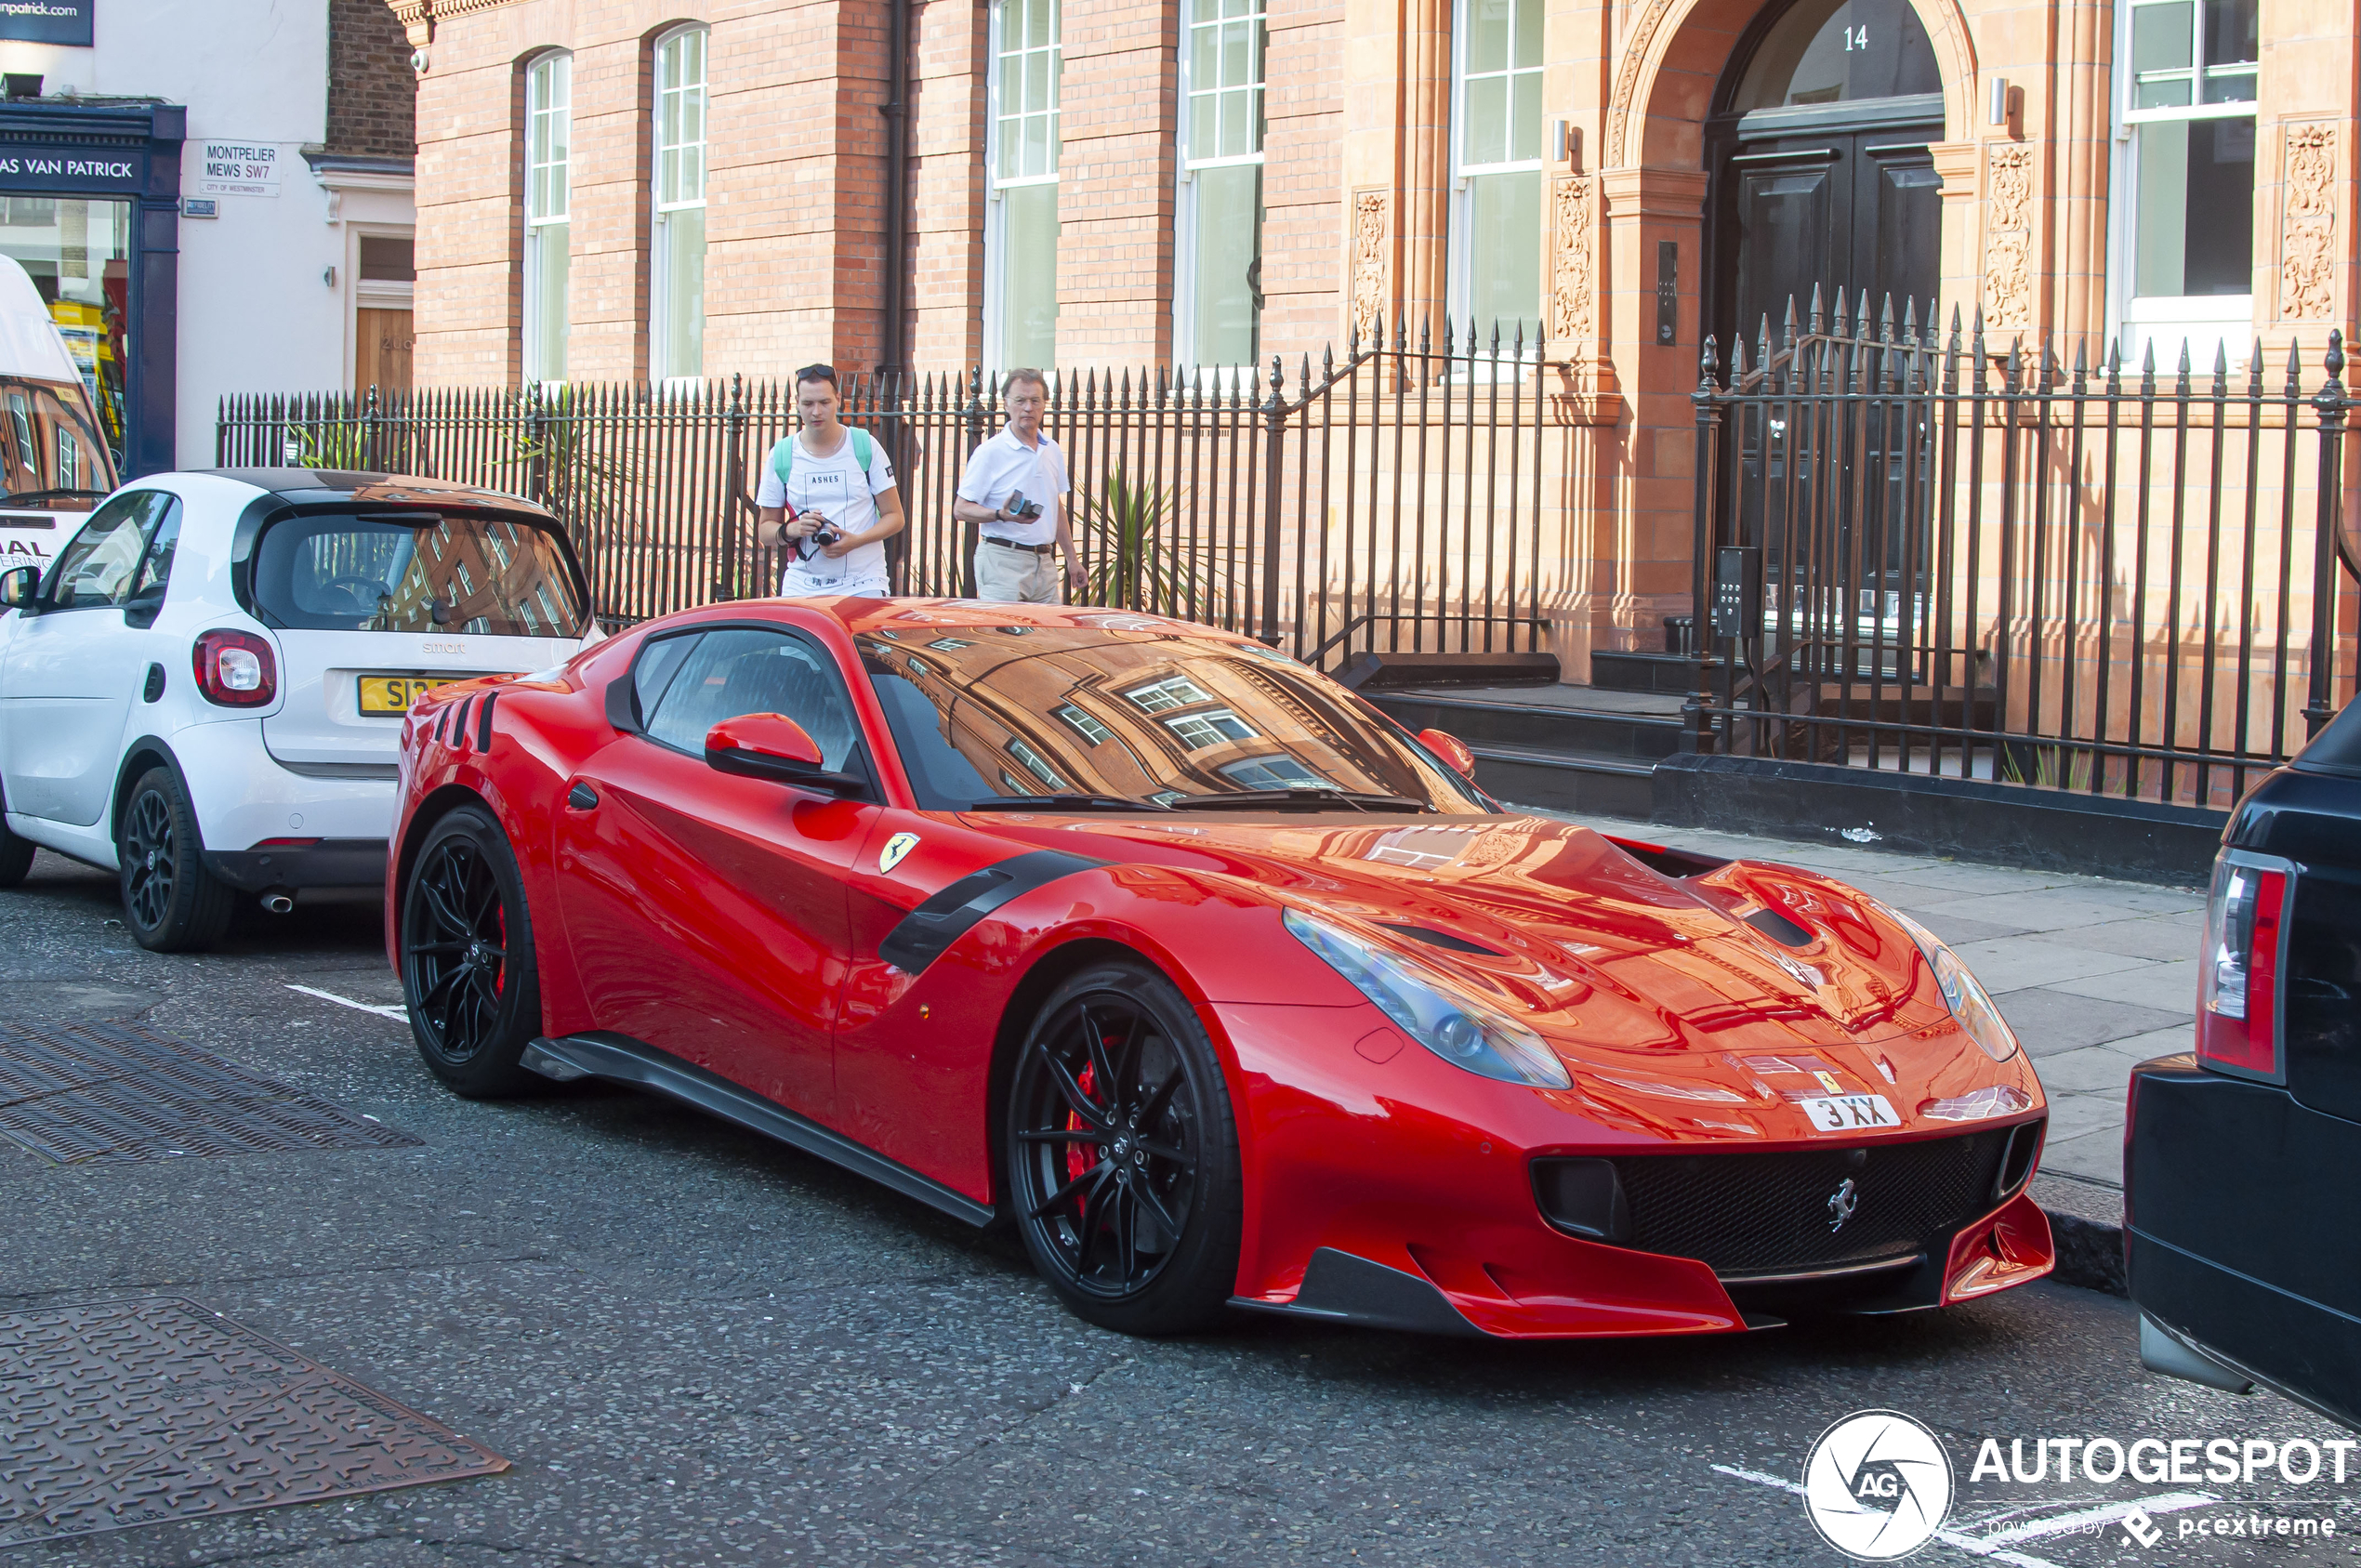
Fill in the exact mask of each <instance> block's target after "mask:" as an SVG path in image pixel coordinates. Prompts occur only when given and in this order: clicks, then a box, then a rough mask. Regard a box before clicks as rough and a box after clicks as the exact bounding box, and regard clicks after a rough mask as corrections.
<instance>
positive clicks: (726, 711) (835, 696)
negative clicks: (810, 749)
mask: <svg viewBox="0 0 2361 1568" xmlns="http://www.w3.org/2000/svg"><path fill="white" fill-rule="evenodd" d="M683 640H686V639H683ZM643 662H645V659H644V656H643ZM634 673H635V677H636V674H637V672H636V671H635V672H634ZM640 711H641V713H642V714H643V715H645V722H646V724H647V728H648V735H649V738H650V739H652V740H656V741H660V742H662V743H663V744H666V745H668V746H675V747H678V748H679V749H680V750H682V751H685V752H688V753H690V754H692V756H697V757H703V756H704V755H705V736H706V731H707V730H710V729H712V728H713V727H714V726H715V725H716V724H719V723H720V722H721V721H722V720H723V719H725V718H737V717H738V716H739V715H741V714H747V713H778V714H785V716H786V717H787V718H792V719H794V720H795V721H796V722H797V723H798V724H800V725H801V726H803V731H804V733H806V734H808V735H810V736H811V741H812V744H814V745H816V746H818V747H819V748H820V759H821V764H822V766H824V767H825V768H827V769H828V770H829V771H831V772H841V771H844V766H845V763H846V761H847V760H848V759H850V758H851V756H852V749H853V745H854V743H855V742H857V741H858V740H859V739H860V736H861V730H860V726H859V724H858V723H857V722H856V721H855V720H854V718H853V716H852V701H851V698H850V697H849V696H847V695H846V693H845V689H844V680H843V678H842V677H841V676H839V675H838V673H837V669H836V665H835V661H834V660H832V659H830V658H828V657H827V655H826V654H824V653H823V652H820V651H819V650H818V649H816V648H814V647H812V646H811V644H810V643H808V642H805V641H804V640H803V639H801V638H798V637H793V636H790V635H788V634H786V633H785V632H775V631H763V630H759V629H757V628H755V627H751V626H730V627H725V628H722V629H719V630H716V631H709V632H707V633H706V634H705V635H704V636H703V637H700V638H697V639H695V645H694V646H693V647H692V648H690V649H689V650H688V652H686V653H684V654H681V655H679V665H678V667H677V668H676V669H675V670H674V671H673V672H672V674H671V678H670V679H669V680H668V681H667V682H666V685H665V688H664V692H663V694H662V695H661V696H659V697H658V698H657V699H656V704H655V707H654V709H653V711H650V710H649V709H647V708H646V707H644V706H643V707H642V708H641V709H640Z"/></svg>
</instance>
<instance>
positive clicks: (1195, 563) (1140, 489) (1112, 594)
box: [1075, 463, 1226, 619]
mask: <svg viewBox="0 0 2361 1568" xmlns="http://www.w3.org/2000/svg"><path fill="white" fill-rule="evenodd" d="M1180 513H1181V495H1180V487H1179V486H1178V485H1170V486H1164V485H1158V484H1155V483H1154V482H1153V481H1144V480H1143V481H1139V482H1137V483H1134V482H1133V481H1131V480H1130V479H1129V478H1128V476H1127V475H1126V474H1125V473H1124V469H1123V465H1122V464H1120V463H1117V464H1115V465H1114V466H1113V467H1112V468H1109V469H1108V470H1107V475H1106V478H1105V479H1104V480H1103V481H1101V484H1100V486H1099V489H1098V490H1097V492H1095V493H1093V492H1090V491H1085V492H1083V493H1082V494H1081V498H1080V503H1079V505H1077V506H1076V507H1075V522H1076V524H1077V525H1078V526H1079V527H1080V528H1081V530H1082V534H1083V537H1084V540H1085V542H1086V545H1087V547H1088V551H1089V561H1090V568H1089V590H1088V591H1089V595H1090V599H1091V601H1092V602H1094V603H1098V604H1105V605H1112V606H1115V607H1118V608H1121V609H1126V610H1142V611H1147V612H1150V613H1154V614H1164V615H1180V616H1184V617H1188V618H1192V619H1203V618H1205V617H1207V616H1208V615H1211V614H1214V613H1217V610H1218V607H1219V605H1220V602H1221V600H1220V594H1221V590H1222V587H1223V586H1224V580H1225V577H1226V573H1223V572H1222V570H1221V567H1220V560H1219V558H1218V557H1216V556H1214V555H1211V554H1207V555H1206V556H1205V557H1204V558H1202V559H1200V558H1199V557H1198V556H1197V555H1195V554H1194V553H1193V552H1191V551H1190V550H1189V549H1188V548H1187V547H1186V543H1185V541H1183V540H1182V539H1181V538H1180V527H1179V519H1180Z"/></svg>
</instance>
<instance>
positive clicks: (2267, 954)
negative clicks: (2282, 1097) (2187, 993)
mask: <svg viewBox="0 0 2361 1568" xmlns="http://www.w3.org/2000/svg"><path fill="white" fill-rule="evenodd" d="M2294 869H2295V868H2294V866H2293V865H2292V864H2291V863H2288V862H2286V861H2279V860H2275V859H2272V858H2271V857H2268V856H2263V855H2256V854H2250V853H2248V852H2246V851H2244V850H2224V851H2223V853H2222V856H2221V858H2220V859H2219V860H2217V861H2215V862H2214V863H2213V889H2212V892H2211V894H2210V895H2209V897H2208V899H2207V900H2206V907H2205V947H2204V950H2203V951H2202V952H2201V953H2200V954H2199V955H2198V963H2197V1060H2198V1061H2201V1062H2203V1063H2204V1064H2205V1065H2206V1066H2208V1067H2213V1068H2219V1069H2221V1070H2223V1071H2225V1072H2229V1073H2235V1074H2239V1075H2241V1076H2244V1077H2258V1078H2276V1077H2278V1076H2279V1074H2280V1062H2279V954H2280V951H2281V948H2282V945H2283V941H2282V939H2283V938H2284V936H2285V933H2286V929H2287V916H2288V883H2289V881H2290V873H2292V872H2293V870H2294Z"/></svg>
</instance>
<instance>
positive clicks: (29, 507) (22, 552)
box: [0, 256, 115, 572]
mask: <svg viewBox="0 0 2361 1568" xmlns="http://www.w3.org/2000/svg"><path fill="white" fill-rule="evenodd" d="M114 487H115V467H114V454H113V451H112V448H111V446H110V443H109V442H108V440H107V435H106V429H105V427H104V425H103V424H102V422H101V421H100V419H99V413H98V410H97V409H96V408H95V407H94V406H93V405H92V403H91V401H90V392H89V389H88V388H87V387H86V385H85V383H84V381H83V378H82V371H81V369H80V367H79V366H78V365H77V364H76V363H75V362H74V358H73V350H71V349H68V348H67V347H66V341H65V337H64V336H63V335H62V334H61V333H59V330H58V326H57V323H55V322H54V321H52V320H51V319H50V316H49V308H48V306H47V305H46V304H45V303H43V301H42V298H41V291H40V290H39V289H38V288H36V287H34V286H33V279H32V278H30V277H29V276H27V275H26V273H25V270H24V269H23V268H22V267H20V266H19V265H17V263H16V261H15V260H14V259H12V258H10V257H6V256H0V571H7V569H8V568H10V567H14V566H33V567H37V568H39V569H40V570H42V571H44V572H46V571H47V570H48V568H49V563H50V561H52V560H55V559H57V554H58V547H59V546H60V545H62V544H63V543H64V542H65V541H66V539H67V538H69V537H71V536H72V534H73V531H74V530H75V529H77V528H79V527H80V526H81V525H82V522H83V520H84V519H86V518H87V517H88V516H89V515H90V508H91V507H93V506H95V505H96V504H97V503H98V501H99V498H100V497H102V496H104V495H105V494H107V493H108V492H109V491H111V490H112V489H113V488H114Z"/></svg>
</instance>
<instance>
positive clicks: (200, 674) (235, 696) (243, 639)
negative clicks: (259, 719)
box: [194, 627, 279, 707]
mask: <svg viewBox="0 0 2361 1568" xmlns="http://www.w3.org/2000/svg"><path fill="white" fill-rule="evenodd" d="M194 662H195V665H196V670H197V690H198V691H200V692H204V697H205V701H207V702H209V703H216V704H218V705H221V706H222V707H261V706H264V705H266V704H268V703H269V702H270V700H271V699H272V698H273V697H276V696H277V695H278V694H279V661H278V659H277V657H276V656H274V655H273V654H272V653H271V652H270V643H268V642H265V641H264V640H263V639H261V638H258V637H257V636H255V635H254V633H252V632H247V631H231V630H230V629H228V628H227V627H223V628H220V629H218V630H214V631H209V632H205V633H204V634H202V635H201V636H199V637H198V639H197V647H196V657H195V661H194Z"/></svg>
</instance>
